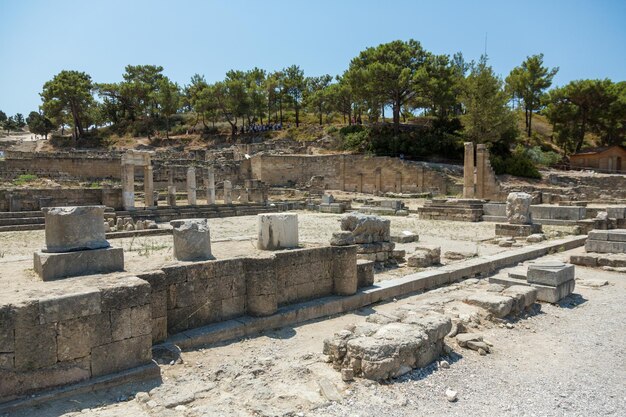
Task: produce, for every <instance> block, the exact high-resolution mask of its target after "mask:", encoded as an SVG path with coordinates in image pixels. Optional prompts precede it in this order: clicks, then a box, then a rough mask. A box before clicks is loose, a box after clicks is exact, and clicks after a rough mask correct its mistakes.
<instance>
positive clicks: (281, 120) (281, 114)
mask: <svg viewBox="0 0 626 417" xmlns="http://www.w3.org/2000/svg"><path fill="white" fill-rule="evenodd" d="M278 109H279V110H280V125H281V126H282V125H283V99H282V98H281V99H280V100H278Z"/></svg>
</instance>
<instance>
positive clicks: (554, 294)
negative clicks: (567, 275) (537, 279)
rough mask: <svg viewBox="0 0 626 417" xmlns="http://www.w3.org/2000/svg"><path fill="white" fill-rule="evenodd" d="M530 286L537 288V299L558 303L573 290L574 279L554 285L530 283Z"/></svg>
mask: <svg viewBox="0 0 626 417" xmlns="http://www.w3.org/2000/svg"><path fill="white" fill-rule="evenodd" d="M531 286H532V287H534V288H536V289H537V300H539V301H544V302H546V303H558V302H559V301H560V300H561V299H563V298H565V297H567V296H568V295H570V294H571V293H573V292H574V288H575V286H576V281H575V280H573V279H572V280H570V281H566V282H564V283H562V284H561V285H558V286H556V287H552V286H549V285H541V284H531Z"/></svg>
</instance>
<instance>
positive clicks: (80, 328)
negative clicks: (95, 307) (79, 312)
mask: <svg viewBox="0 0 626 417" xmlns="http://www.w3.org/2000/svg"><path fill="white" fill-rule="evenodd" d="M110 342H111V322H110V320H109V315H108V314H107V313H104V314H97V315H94V316H87V317H81V318H78V319H73V320H67V321H62V322H60V323H59V324H58V325H57V356H58V360H59V361H70V360H73V359H78V358H83V357H86V356H89V354H90V353H91V349H92V347H94V346H100V345H104V344H107V343H110Z"/></svg>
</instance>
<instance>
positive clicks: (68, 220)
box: [34, 206, 124, 281]
mask: <svg viewBox="0 0 626 417" xmlns="http://www.w3.org/2000/svg"><path fill="white" fill-rule="evenodd" d="M104 208H105V207H104V206H84V207H51V208H46V209H43V211H44V214H45V218H46V248H45V249H44V250H41V251H38V252H35V253H34V269H35V272H36V273H37V274H38V275H39V277H40V278H41V279H42V280H43V281H50V280H55V279H59V278H66V277H74V276H80V275H89V274H98V273H108V272H116V271H123V270H124V252H123V250H122V248H112V247H110V245H109V242H107V240H106V238H105V231H104Z"/></svg>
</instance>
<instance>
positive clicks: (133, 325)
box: [130, 304, 152, 337]
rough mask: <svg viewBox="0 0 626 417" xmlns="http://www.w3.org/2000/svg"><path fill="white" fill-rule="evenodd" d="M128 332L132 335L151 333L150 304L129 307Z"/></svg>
mask: <svg viewBox="0 0 626 417" xmlns="http://www.w3.org/2000/svg"><path fill="white" fill-rule="evenodd" d="M130 332H131V336H132V337H139V336H143V335H151V334H152V308H151V306H150V304H146V305H143V306H137V307H132V308H131V309H130Z"/></svg>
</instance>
